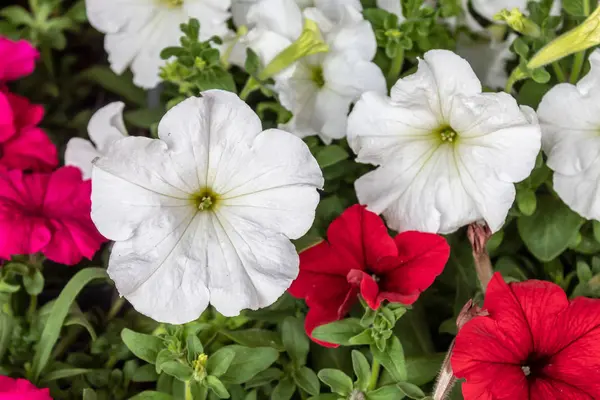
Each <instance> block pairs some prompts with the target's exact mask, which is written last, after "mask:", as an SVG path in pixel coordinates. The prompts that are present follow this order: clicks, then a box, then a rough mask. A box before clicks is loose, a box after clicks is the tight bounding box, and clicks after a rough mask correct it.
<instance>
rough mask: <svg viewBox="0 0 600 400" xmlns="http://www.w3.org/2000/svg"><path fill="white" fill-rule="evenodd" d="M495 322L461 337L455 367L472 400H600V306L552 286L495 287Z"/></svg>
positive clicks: (473, 325)
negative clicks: (573, 298)
mask: <svg viewBox="0 0 600 400" xmlns="http://www.w3.org/2000/svg"><path fill="white" fill-rule="evenodd" d="M484 309H486V310H487V312H488V313H489V315H488V316H480V317H476V318H474V319H472V320H471V321H469V322H467V323H466V324H465V326H464V327H463V328H462V329H461V330H460V331H459V333H458V335H457V337H456V342H455V345H454V350H453V354H452V359H451V362H452V369H453V370H454V374H455V375H456V376H457V377H459V378H465V379H466V382H465V383H463V386H462V391H463V396H464V398H465V400H475V399H477V400H504V399H506V400H550V399H561V400H594V399H600V300H594V299H588V298H583V297H579V298H577V299H575V300H573V301H569V300H568V299H567V296H566V295H565V292H564V291H563V290H562V289H561V288H560V287H559V286H557V285H555V284H553V283H551V282H544V281H538V280H530V281H526V282H522V283H511V284H508V285H507V284H506V283H505V282H504V280H503V279H502V277H501V276H500V274H498V273H496V274H495V275H494V277H493V278H492V280H491V282H490V283H489V285H488V288H487V293H486V296H485V303H484Z"/></svg>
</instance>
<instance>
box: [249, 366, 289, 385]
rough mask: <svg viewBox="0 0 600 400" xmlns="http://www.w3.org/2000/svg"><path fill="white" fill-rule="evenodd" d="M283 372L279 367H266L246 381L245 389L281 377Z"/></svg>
mask: <svg viewBox="0 0 600 400" xmlns="http://www.w3.org/2000/svg"><path fill="white" fill-rule="evenodd" d="M282 376H283V372H282V371H281V370H280V369H279V368H268V369H265V370H264V371H261V372H259V373H258V374H256V375H254V377H252V379H250V380H249V381H248V382H246V385H245V387H246V388H247V389H250V388H254V387H258V386H262V385H265V384H267V383H270V382H273V381H276V380H279V379H281V377H282Z"/></svg>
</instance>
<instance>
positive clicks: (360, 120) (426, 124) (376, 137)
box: [348, 92, 438, 165]
mask: <svg viewBox="0 0 600 400" xmlns="http://www.w3.org/2000/svg"><path fill="white" fill-rule="evenodd" d="M413 100H415V103H402V104H398V103H395V102H393V101H392V100H391V99H389V98H387V97H384V96H381V95H380V94H378V93H375V92H369V93H365V94H363V95H362V97H361V99H360V100H359V101H358V102H357V103H356V105H355V106H354V109H353V110H352V113H351V114H350V116H349V118H348V143H349V144H350V146H351V147H352V150H354V152H355V153H356V155H357V161H359V162H362V163H371V164H375V165H380V164H383V163H384V162H386V161H387V160H389V159H393V158H396V156H397V155H398V154H399V153H398V152H402V156H400V157H398V158H400V159H403V160H412V159H413V157H418V155H419V153H420V152H419V151H415V149H414V146H417V147H421V146H425V149H427V148H429V147H430V146H434V143H433V140H432V137H431V132H432V131H433V130H434V129H436V128H437V127H438V120H437V118H436V116H435V115H434V114H433V113H432V112H431V110H430V109H428V108H427V107H428V106H425V107H424V106H423V105H422V104H419V102H418V101H419V99H418V98H414V99H413ZM424 100H425V101H426V99H424ZM400 132H402V134H399V133H400ZM404 153H405V154H404ZM407 162H409V163H410V161H407Z"/></svg>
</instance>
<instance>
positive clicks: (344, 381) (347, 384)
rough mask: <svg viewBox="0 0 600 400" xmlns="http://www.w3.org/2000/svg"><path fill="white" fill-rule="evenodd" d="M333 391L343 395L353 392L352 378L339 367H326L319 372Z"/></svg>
mask: <svg viewBox="0 0 600 400" xmlns="http://www.w3.org/2000/svg"><path fill="white" fill-rule="evenodd" d="M317 375H318V376H319V379H320V380H321V381H323V383H324V384H326V385H327V386H329V387H330V388H331V391H332V392H334V393H337V394H340V395H342V396H348V395H349V394H350V392H352V379H350V377H349V376H348V375H346V374H345V373H343V372H342V371H340V370H338V369H332V368H325V369H322V370H320V371H319V373H318V374H317Z"/></svg>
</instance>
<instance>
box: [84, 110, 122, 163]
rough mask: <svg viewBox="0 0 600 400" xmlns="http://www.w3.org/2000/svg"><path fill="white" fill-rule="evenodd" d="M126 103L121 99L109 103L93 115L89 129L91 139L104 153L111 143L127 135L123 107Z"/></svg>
mask: <svg viewBox="0 0 600 400" xmlns="http://www.w3.org/2000/svg"><path fill="white" fill-rule="evenodd" d="M124 108H125V104H124V103H123V102H121V101H117V102H114V103H110V104H107V105H106V106H104V107H102V108H100V109H99V110H98V111H96V112H95V113H94V115H92V118H90V122H89V123H88V126H87V130H88V135H89V136H90V139H92V142H94V144H95V145H96V148H97V149H98V150H99V151H100V152H101V153H104V152H105V151H106V150H108V148H109V147H110V145H111V144H113V143H114V142H116V141H117V140H119V139H122V138H123V137H125V136H127V129H126V128H125V124H124V123H123V109H124Z"/></svg>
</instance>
